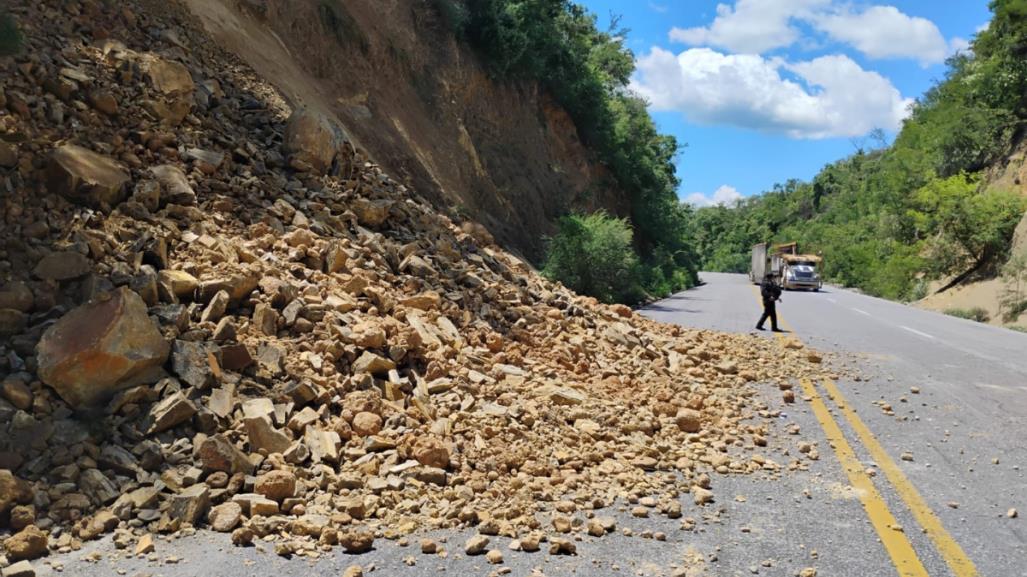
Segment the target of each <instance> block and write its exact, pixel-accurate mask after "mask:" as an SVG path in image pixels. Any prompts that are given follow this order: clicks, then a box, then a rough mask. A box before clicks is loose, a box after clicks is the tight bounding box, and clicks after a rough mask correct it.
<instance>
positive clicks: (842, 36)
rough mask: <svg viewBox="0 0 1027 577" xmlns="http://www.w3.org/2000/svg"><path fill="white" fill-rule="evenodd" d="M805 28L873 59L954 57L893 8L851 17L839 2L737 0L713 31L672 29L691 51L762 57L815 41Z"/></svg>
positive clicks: (929, 31) (934, 32)
mask: <svg viewBox="0 0 1027 577" xmlns="http://www.w3.org/2000/svg"><path fill="white" fill-rule="evenodd" d="M799 24H805V25H806V26H809V27H810V28H812V29H813V30H815V31H816V32H819V33H821V34H822V35H826V36H827V37H828V38H829V39H831V40H834V41H835V42H841V43H844V44H848V45H850V46H852V47H853V48H855V49H856V50H859V51H860V52H862V53H863V54H864V55H866V56H868V57H870V58H911V59H914V60H917V61H919V62H920V63H921V64H924V65H926V64H934V63H938V62H942V61H944V60H945V57H946V56H948V55H949V54H950V53H951V50H950V46H949V43H948V42H946V41H945V38H944V37H943V36H942V34H941V31H940V30H939V29H938V27H937V26H936V25H935V24H934V23H933V22H931V21H930V20H927V19H926V18H921V17H917V16H909V15H907V14H905V13H903V12H901V11H900V10H899V9H898V8H896V7H894V6H887V5H875V6H870V7H869V8H866V9H865V10H862V11H853V9H852V8H851V6H850V5H849V3H847V2H843V1H841V0H737V1H736V2H735V3H734V5H733V6H731V5H728V4H718V5H717V16H716V17H715V18H714V19H713V22H711V23H710V25H709V26H702V27H696V28H672V29H671V31H670V39H671V40H672V41H675V42H681V43H684V44H688V45H690V46H712V47H716V48H722V49H725V50H727V51H729V52H735V53H742V54H763V53H765V52H768V51H771V50H774V49H777V48H785V47H788V46H792V45H794V44H796V43H800V42H801V43H803V44H809V43H810V42H813V43H814V44H815V41H814V39H813V38H810V37H809V36H806V37H804V36H803V34H802V30H801V29H800V28H799Z"/></svg>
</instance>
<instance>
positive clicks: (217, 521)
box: [207, 501, 242, 533]
mask: <svg viewBox="0 0 1027 577" xmlns="http://www.w3.org/2000/svg"><path fill="white" fill-rule="evenodd" d="M207 522H208V523H210V528H211V529H213V530H215V531H217V532H219V533H228V532H230V531H233V530H234V529H235V528H236V527H238V526H239V523H241V522H242V507H241V506H240V505H239V504H238V503H235V502H232V501H228V502H226V503H222V504H220V505H218V506H217V507H214V508H213V509H211V510H210V513H208V514H207Z"/></svg>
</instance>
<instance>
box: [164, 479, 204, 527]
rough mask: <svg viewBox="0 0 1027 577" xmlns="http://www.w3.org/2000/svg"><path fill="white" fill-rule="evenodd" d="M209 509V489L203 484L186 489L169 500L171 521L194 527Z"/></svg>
mask: <svg viewBox="0 0 1027 577" xmlns="http://www.w3.org/2000/svg"><path fill="white" fill-rule="evenodd" d="M208 509H210V487H207V485H204V484H203V483H200V484H197V485H193V486H191V487H187V488H185V489H183V490H182V491H181V492H179V493H178V494H177V495H174V496H173V497H172V498H171V507H170V508H169V509H168V513H169V514H170V515H171V518H172V519H178V520H181V521H182V522H184V523H191V524H192V525H196V524H197V523H198V522H199V521H200V520H201V519H203V518H204V517H205V516H206V514H207V510H208Z"/></svg>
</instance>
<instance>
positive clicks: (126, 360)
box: [37, 287, 170, 408]
mask: <svg viewBox="0 0 1027 577" xmlns="http://www.w3.org/2000/svg"><path fill="white" fill-rule="evenodd" d="M169 349H170V347H169V345H168V343H167V341H166V340H164V337H163V336H162V335H161V333H160V330H159V329H158V328H157V325H156V324H155V323H154V322H153V321H152V320H151V319H150V317H149V316H147V314H146V304H144V303H143V299H141V298H140V297H139V295H137V294H136V293H134V292H132V291H131V290H129V289H128V288H125V287H121V288H120V289H118V290H116V291H113V292H110V293H104V294H102V295H100V296H99V297H97V298H96V299H94V300H93V301H91V302H89V303H87V304H84V305H82V306H80V307H78V308H76V309H74V310H72V311H71V312H69V313H68V314H66V315H64V316H63V317H61V318H60V320H58V321H57V322H56V323H54V324H53V325H52V326H51V327H50V328H49V329H47V331H46V332H45V333H43V338H42V339H41V340H40V341H39V345H38V350H37V352H38V359H39V376H40V378H41V379H42V380H43V382H44V383H46V384H48V385H50V386H51V387H53V388H54V390H56V391H57V393H58V394H59V395H60V396H61V398H62V399H64V400H65V402H67V403H68V404H69V405H71V406H72V407H76V408H77V407H88V406H95V405H97V404H99V403H102V402H104V401H105V400H106V399H107V398H109V397H110V396H112V395H113V394H114V393H116V392H118V391H120V390H122V389H127V388H129V387H134V386H137V385H141V384H150V383H154V382H156V381H157V380H158V379H159V378H160V376H161V375H162V370H161V365H163V364H164V361H165V360H167V358H168V352H169Z"/></svg>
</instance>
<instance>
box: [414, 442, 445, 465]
mask: <svg viewBox="0 0 1027 577" xmlns="http://www.w3.org/2000/svg"><path fill="white" fill-rule="evenodd" d="M413 456H414V459H417V462H418V463H420V464H422V465H424V466H426V467H434V468H436V469H447V468H449V449H447V448H446V446H445V445H444V444H443V443H442V442H441V441H439V440H438V439H436V438H434V437H421V438H420V439H418V440H417V442H415V443H414V449H413Z"/></svg>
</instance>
